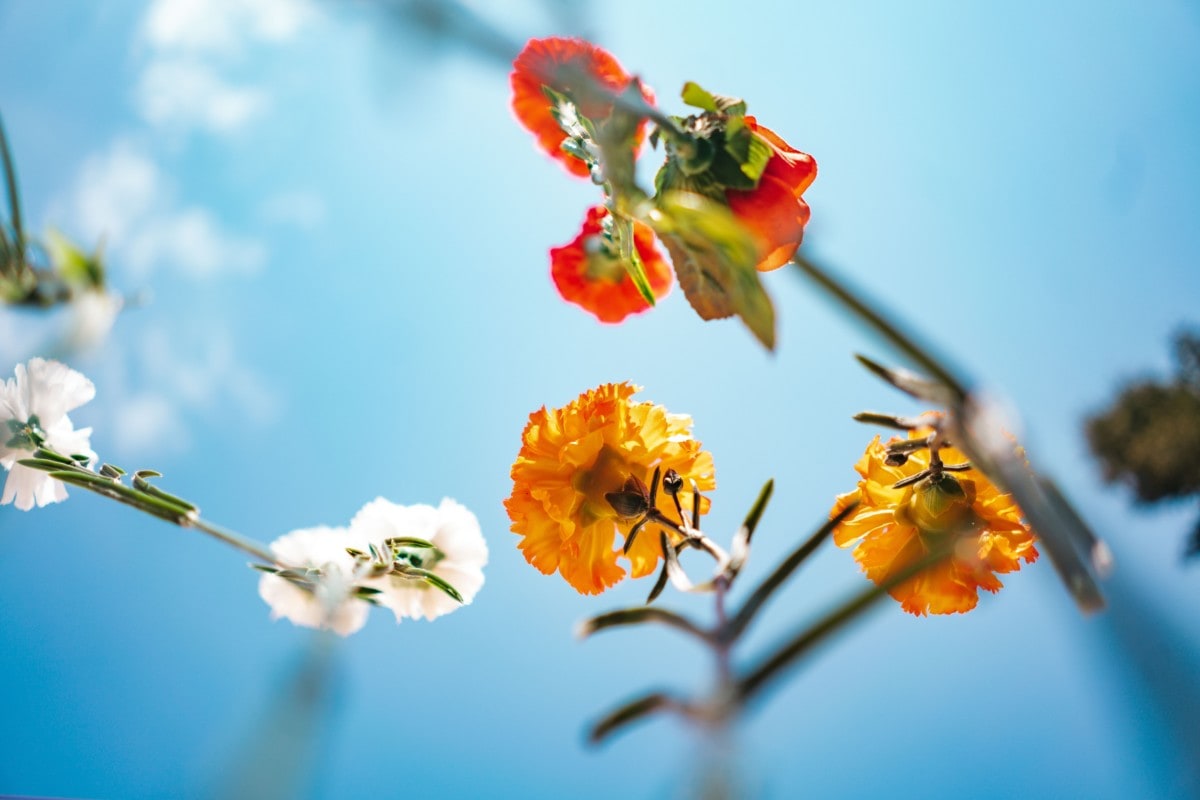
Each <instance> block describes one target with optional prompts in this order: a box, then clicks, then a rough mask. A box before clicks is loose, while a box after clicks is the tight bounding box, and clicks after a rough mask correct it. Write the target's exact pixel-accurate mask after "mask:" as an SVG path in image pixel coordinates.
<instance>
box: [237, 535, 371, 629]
mask: <svg viewBox="0 0 1200 800" xmlns="http://www.w3.org/2000/svg"><path fill="white" fill-rule="evenodd" d="M351 544H352V542H351V540H350V538H349V536H348V534H347V532H346V529H345V528H328V527H318V528H303V529H301V530H296V531H292V532H291V533H288V534H285V535H283V536H280V537H279V538H278V539H276V540H275V541H273V542H271V552H272V553H273V554H274V555H275V558H276V561H277V563H278V564H279V565H280V566H281V567H284V568H286V569H285V571H284V572H283V573H281V574H266V575H263V576H262V578H261V579H260V580H259V582H258V594H259V596H260V597H262V599H263V600H265V601H266V603H267V605H269V606H270V607H271V618H272V619H279V618H280V617H286V618H287V619H289V620H291V621H292V622H294V623H295V624H297V625H302V626H304V627H306V628H328V629H329V630H332V631H333V632H334V633H336V634H339V635H341V636H349V635H350V634H352V633H354V632H355V631H357V630H358V629H359V628H361V627H362V626H363V625H365V624H366V622H367V612H368V611H370V605H369V604H368V603H367V602H366V601H364V600H362V599H360V598H358V597H356V596H355V594H354V592H355V589H356V587H355V566H356V564H355V560H354V557H353V556H351V555H350V554H349V553H347V552H346V548H347V547H349V546H350V545H351Z"/></svg>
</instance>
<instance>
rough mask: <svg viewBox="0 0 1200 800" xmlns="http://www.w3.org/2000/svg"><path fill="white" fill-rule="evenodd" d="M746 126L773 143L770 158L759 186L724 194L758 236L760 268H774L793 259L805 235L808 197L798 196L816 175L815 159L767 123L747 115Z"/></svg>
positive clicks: (733, 208) (733, 209)
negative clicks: (793, 146)
mask: <svg viewBox="0 0 1200 800" xmlns="http://www.w3.org/2000/svg"><path fill="white" fill-rule="evenodd" d="M745 121H746V124H747V125H749V126H750V129H751V130H753V131H754V132H755V133H757V134H759V135H760V136H762V137H763V139H765V140H766V141H767V143H768V144H769V145H770V146H771V151H772V152H771V160H770V161H768V162H767V168H766V170H765V171H764V172H763V175H762V178H761V179H760V180H759V183H758V186H757V187H755V188H754V189H750V190H748V191H743V190H740V189H726V190H725V199H726V201H727V202H728V203H729V208H730V210H731V211H733V214H734V216H736V217H737V218H738V220H739V221H741V223H742V224H743V225H745V226H746V228H747V229H748V230H749V231H750V233H751V234H752V235H753V236H754V238H755V239H756V240H757V241H758V245H759V254H760V260H759V262H758V270H759V272H767V271H768V270H773V269H778V268H779V267H782V266H783V265H784V264H786V263H787V262H788V261H790V260H791V258H792V256H794V255H795V254H796V249H797V248H798V247H799V246H800V240H801V239H802V238H804V226H805V225H807V224H808V217H809V208H808V203H806V202H804V199H803V198H802V197H801V195H802V194H804V191H805V190H806V189H807V188H808V187H809V186H810V185H811V184H812V182H813V180H814V179H815V178H816V177H817V162H816V161H815V160H814V159H813V157H812V156H810V155H808V154H807V153H801V152H800V151H799V150H796V149H793V148H792V146H791V145H790V144H788V143H787V142H785V141H784V140H783V139H781V138H780V137H779V135H778V134H776V133H775V132H774V131H772V130H771V129H770V128H768V127H766V126H764V125H759V124H758V121H757V120H756V119H755V118H754V117H750V116H747V117H745Z"/></svg>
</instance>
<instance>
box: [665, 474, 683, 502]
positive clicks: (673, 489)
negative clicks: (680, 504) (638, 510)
mask: <svg viewBox="0 0 1200 800" xmlns="http://www.w3.org/2000/svg"><path fill="white" fill-rule="evenodd" d="M662 485H663V491H664V492H666V493H667V494H668V495H670V496H671V497H674V496H675V495H677V494H679V492H680V490H681V489H683V478H682V477H681V476H680V475H679V473H678V472H676V471H675V470H673V469H669V470H667V474H666V475H663V479H662Z"/></svg>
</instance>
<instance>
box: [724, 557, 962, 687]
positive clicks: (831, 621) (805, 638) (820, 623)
mask: <svg viewBox="0 0 1200 800" xmlns="http://www.w3.org/2000/svg"><path fill="white" fill-rule="evenodd" d="M950 555H951V551H949V550H947V549H945V548H940V549H936V550H934V551H933V552H931V553H930V554H929V555H927V556H926V557H925V558H923V559H921V560H919V561H917V562H916V563H914V564H911V565H909V566H908V567H906V568H905V569H903V570H900V571H899V572H898V573H896V574H894V575H893V576H892V577H891V578H889V579H888V580H886V581H885V582H883V583H882V584H880V585H878V586H871V587H870V588H868V589H864V590H863V591H862V592H860V593H859V594H857V595H855V596H854V597H852V598H850V599H849V600H847V601H845V602H844V603H842V604H841V605H839V606H838V607H837V608H835V609H833V610H832V611H830V612H829V613H827V614H826V615H825V616H823V617H822V618H821V619H819V620H817V622H816V623H814V624H813V625H811V626H809V627H808V628H805V629H804V630H802V631H800V632H799V633H798V634H796V635H795V636H794V637H793V638H792V639H791V640H789V641H788V642H787V643H786V644H784V645H783V646H781V647H780V648H779V649H777V650H776V651H775V652H774V653H772V654H771V655H770V656H768V657H767V658H765V659H763V660H762V661H761V662H760V663H759V665H758V666H757V667H754V668H752V669H751V670H750V671H749V672H748V673H746V675H744V676H743V677H742V678H740V679H739V680H738V681H737V684H736V686H735V691H736V693H737V697H738V700H739V702H740V703H742V704H745V703H748V702H750V701H751V700H752V699H754V698H755V696H757V695H758V694H759V693H760V692H761V691H762V690H763V689H764V688H765V687H766V686H767V685H768V684H769V683H771V682H772V681H773V680H775V679H776V678H777V677H779V676H780V675H782V674H783V673H784V671H785V670H787V669H789V668H790V667H791V666H792V665H793V664H795V663H796V661H798V660H799V659H800V658H802V657H803V656H806V655H808V654H809V653H810V652H812V650H813V649H814V648H815V647H816V646H817V645H819V644H822V643H823V642H824V641H825V640H826V639H828V638H829V637H830V636H831V635H833V634H834V633H837V632H838V631H840V630H842V629H843V628H844V627H845V626H846V625H848V624H849V623H851V622H853V621H854V620H855V619H856V618H858V617H859V616H860V615H862V614H863V613H864V612H866V611H868V610H870V609H871V607H872V606H874V605H875V604H876V603H878V602H879V601H880V600H882V599H883V598H885V597H887V594H888V592H890V591H891V590H892V589H894V588H896V587H897V586H899V585H900V584H902V583H904V582H905V581H906V580H909V579H910V578H912V577H914V576H915V575H918V574H919V573H921V572H923V571H925V570H926V569H929V568H931V567H933V566H934V565H936V564H938V563H940V562H941V561H943V560H944V559H946V558H948V557H949V556H950Z"/></svg>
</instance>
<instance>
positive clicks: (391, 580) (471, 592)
mask: <svg viewBox="0 0 1200 800" xmlns="http://www.w3.org/2000/svg"><path fill="white" fill-rule="evenodd" d="M350 533H351V536H352V537H360V538H362V539H364V540H366V541H367V542H370V543H373V544H374V545H375V546H376V547H378V548H383V547H385V545H384V542H385V541H386V540H387V539H389V538H393V537H397V536H414V537H417V538H421V539H427V540H429V541H430V542H431V543H432V544H433V545H434V546H435V547H436V548H437V549H438V550H439V551H440V552H441V553H442V558H441V559H440V560H439V561H438V562H437V563H436V564H434V565H433V567H432V572H433V574H435V575H437V576H438V577H440V578H443V579H444V580H445V581H446V582H447V583H449V584H450V585H451V586H453V587H454V588H455V589H456V590H457V591H458V592H459V594H461V595H462V597H463V602H462V603H459V602H458V601H457V600H455V599H453V598H452V597H450V596H449V595H447V594H446V593H445V592H442V591H441V590H440V589H436V588H434V587H432V586H429V585H428V584H426V583H424V582H422V581H414V580H410V579H407V578H402V577H399V576H396V575H389V576H385V577H383V578H379V579H377V580H375V581H372V582H371V584H370V585H371V586H373V587H374V588H377V589H380V590H381V591H382V594H380V595H379V596H378V600H379V603H380V605H383V606H385V607H387V608H388V609H390V610H391V611H392V613H393V614H395V615H396V619H397V621H399V620H401V619H403V618H405V617H411V618H414V619H435V618H436V617H440V616H441V615H443V614H448V613H450V612H451V611H454V610H456V609H458V608H460V607H461V606H463V605H466V604H467V603H470V602H471V601H472V600H473V599H474V598H475V595H476V594H477V593H478V592H479V590H480V588H481V587H482V586H483V582H484V577H483V567H484V565H485V564H487V559H488V549H487V542H486V541H484V538H483V533H482V532H481V531H480V529H479V520H478V519H476V517H475V515H474V514H472V513H471V512H470V511H469V510H468V509H467V508H466V507H465V506H462V505H460V504H458V503H456V502H455V501H453V500H450V499H444V500H442V503H441V505H440V506H438V507H437V508H433V507H432V506H427V505H423V504H421V505H413V506H401V505H397V504H396V503H392V502H390V501H388V500H385V499H383V498H377V499H375V500H373V501H371V502H370V503H367V505H365V506H363V508H362V510H361V511H359V512H358V513H357V514H356V515H355V516H354V519H353V520H351V522H350Z"/></svg>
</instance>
